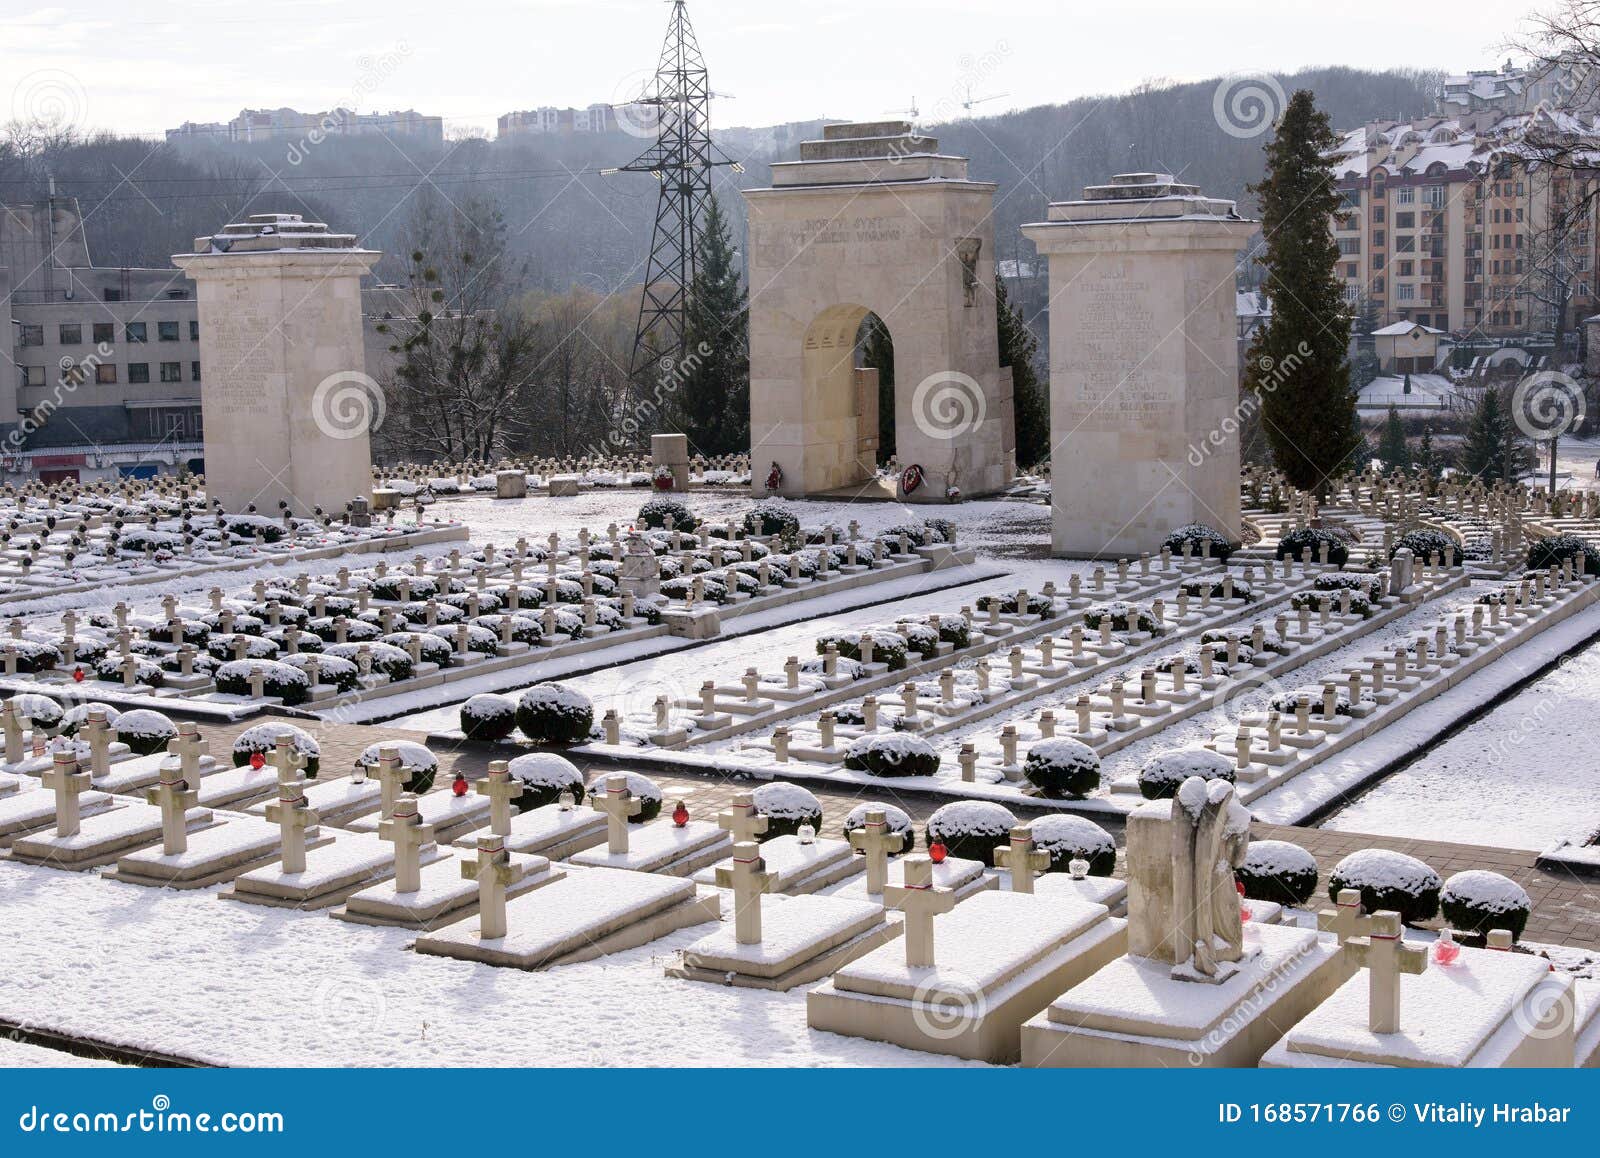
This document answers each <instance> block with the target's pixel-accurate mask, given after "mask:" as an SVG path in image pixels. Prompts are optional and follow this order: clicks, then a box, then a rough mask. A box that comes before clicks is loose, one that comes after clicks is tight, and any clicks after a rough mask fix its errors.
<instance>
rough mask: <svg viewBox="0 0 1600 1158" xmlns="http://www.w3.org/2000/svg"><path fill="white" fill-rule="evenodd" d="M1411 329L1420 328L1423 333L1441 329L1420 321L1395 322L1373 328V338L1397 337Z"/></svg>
mask: <svg viewBox="0 0 1600 1158" xmlns="http://www.w3.org/2000/svg"><path fill="white" fill-rule="evenodd" d="M1412 330H1421V331H1422V332H1423V333H1425V334H1442V333H1444V331H1443V330H1436V329H1434V328H1433V327H1432V326H1425V325H1423V324H1422V323H1421V322H1395V323H1393V324H1392V325H1388V326H1384V327H1383V329H1381V330H1373V331H1372V336H1373V337H1374V338H1398V337H1401V336H1402V335H1405V334H1409V333H1410V332H1411V331H1412Z"/></svg>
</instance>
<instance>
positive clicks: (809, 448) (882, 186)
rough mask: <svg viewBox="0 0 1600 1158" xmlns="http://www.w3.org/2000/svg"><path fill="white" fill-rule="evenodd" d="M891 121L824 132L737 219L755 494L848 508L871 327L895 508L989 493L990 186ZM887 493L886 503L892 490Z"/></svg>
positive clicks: (1008, 432) (1007, 445)
mask: <svg viewBox="0 0 1600 1158" xmlns="http://www.w3.org/2000/svg"><path fill="white" fill-rule="evenodd" d="M938 144H939V143H938V141H936V140H935V139H934V138H932V137H926V136H922V135H921V134H919V133H916V132H913V131H912V129H911V126H910V125H909V124H907V123H905V122H902V121H893V122H886V123H881V124H861V125H828V126H827V127H825V128H824V129H823V138H822V140H820V141H805V142H803V143H802V144H801V146H800V160H798V161H785V162H780V163H779V164H776V165H773V166H772V186H771V187H770V188H767V189H750V190H747V191H746V192H745V198H746V199H747V200H748V202H749V209H750V252H749V271H750V442H751V465H752V472H753V474H754V480H755V482H756V484H757V486H758V487H760V486H761V485H762V483H763V482H764V481H765V480H766V478H767V475H768V464H769V463H773V462H775V463H777V464H778V467H779V470H780V473H781V476H782V481H781V482H780V484H779V485H778V486H777V487H776V488H775V490H776V491H777V492H778V493H781V494H785V495H816V494H826V493H829V492H842V493H847V494H848V493H856V492H858V491H860V490H861V489H862V488H863V484H867V483H870V481H871V480H872V478H873V474H874V469H875V455H876V449H877V435H878V417H877V389H876V377H875V375H874V374H873V373H872V372H871V371H862V370H859V369H858V368H857V365H856V338H857V333H858V331H859V329H860V326H861V322H862V320H863V319H864V318H865V317H866V316H867V315H868V314H869V313H873V314H876V315H877V316H878V318H879V319H881V320H882V322H883V324H884V326H885V328H886V329H887V330H888V332H889V334H890V336H891V337H892V340H893V343H894V361H895V414H894V427H895V449H896V456H897V458H898V460H899V462H900V465H901V466H902V467H908V466H911V465H913V464H914V465H917V466H919V467H921V468H922V469H921V474H922V478H923V481H922V483H921V485H920V486H918V487H917V488H916V489H915V490H913V491H911V492H910V493H909V494H902V497H904V498H906V499H908V500H910V501H913V502H919V501H928V502H942V501H944V499H945V495H946V490H947V488H948V487H950V486H952V485H953V486H956V487H959V488H960V490H961V492H962V494H963V495H977V494H985V493H989V492H992V491H996V490H999V489H1001V488H1003V487H1004V486H1006V485H1007V484H1008V483H1009V482H1010V481H1011V478H1012V475H1013V473H1014V465H1015V451H1014V427H1013V422H1012V412H1011V371H1010V370H1009V369H1003V368H1002V367H1001V366H1000V365H999V359H998V349H997V338H996V332H995V306H994V292H993V287H994V231H993V226H992V223H991V214H992V209H993V200H994V190H995V186H994V185H993V184H991V183H988V182H982V181H970V180H968V179H967V161H966V158H965V157H951V156H945V155H942V154H940V153H939V152H938ZM902 490H903V488H902Z"/></svg>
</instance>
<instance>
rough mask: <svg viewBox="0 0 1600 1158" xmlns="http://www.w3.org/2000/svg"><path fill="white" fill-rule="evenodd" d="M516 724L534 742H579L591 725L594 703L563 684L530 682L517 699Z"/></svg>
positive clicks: (586, 735)
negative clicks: (530, 685)
mask: <svg viewBox="0 0 1600 1158" xmlns="http://www.w3.org/2000/svg"><path fill="white" fill-rule="evenodd" d="M517 727H518V728H520V729H521V731H522V734H523V735H524V736H526V737H527V738H528V739H530V740H532V741H533V742H534V743H535V744H581V743H582V742H583V741H584V740H587V739H588V738H589V732H590V730H591V729H593V727H594V704H593V703H592V702H591V701H590V699H589V697H588V696H586V695H584V694H583V693H582V692H580V691H578V689H577V688H570V687H567V686H566V685H565V684H554V683H551V684H534V685H533V687H531V688H529V689H528V690H527V691H525V692H523V693H522V697H521V698H520V699H519V700H517Z"/></svg>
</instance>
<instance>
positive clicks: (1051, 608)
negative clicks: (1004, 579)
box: [975, 591, 1056, 619]
mask: <svg viewBox="0 0 1600 1158" xmlns="http://www.w3.org/2000/svg"><path fill="white" fill-rule="evenodd" d="M975 606H976V607H977V609H978V610H979V611H981V612H983V613H984V614H985V615H987V614H989V608H990V607H991V606H994V607H997V608H998V609H999V611H1000V614H1001V615H1017V614H1026V615H1037V616H1039V617H1040V618H1041V619H1049V618H1051V617H1052V616H1053V615H1055V613H1056V606H1055V602H1054V601H1053V600H1050V599H1046V598H1045V597H1044V596H1043V595H1039V594H1037V593H1035V592H1032V591H1030V592H1029V593H1028V605H1027V607H1025V608H1023V609H1022V611H1021V612H1018V610H1017V593H1016V592H1015V591H1012V592H1009V593H1008V592H1004V591H995V592H991V593H989V594H988V595H980V596H978V599H977V602H976V604H975Z"/></svg>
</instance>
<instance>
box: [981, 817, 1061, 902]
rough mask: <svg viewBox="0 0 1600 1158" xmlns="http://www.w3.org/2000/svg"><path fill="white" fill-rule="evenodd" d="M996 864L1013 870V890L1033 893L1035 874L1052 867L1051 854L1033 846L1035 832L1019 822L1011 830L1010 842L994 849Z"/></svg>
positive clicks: (997, 866)
mask: <svg viewBox="0 0 1600 1158" xmlns="http://www.w3.org/2000/svg"><path fill="white" fill-rule="evenodd" d="M994 864H995V867H996V868H1004V869H1010V870H1011V891H1012V892H1014V893H1031V892H1033V874H1034V873H1035V872H1036V871H1037V872H1044V871H1045V870H1046V869H1048V868H1049V867H1050V854H1049V853H1047V852H1041V851H1038V850H1036V849H1035V848H1034V847H1033V833H1032V832H1030V831H1028V829H1027V828H1026V827H1025V826H1023V825H1020V824H1019V825H1016V826H1015V827H1014V828H1012V830H1011V840H1010V843H1009V844H1003V845H1001V846H999V847H998V848H996V849H995V850H994Z"/></svg>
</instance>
